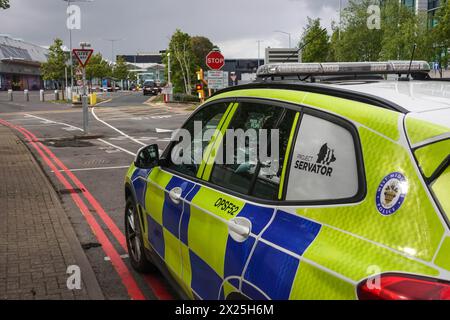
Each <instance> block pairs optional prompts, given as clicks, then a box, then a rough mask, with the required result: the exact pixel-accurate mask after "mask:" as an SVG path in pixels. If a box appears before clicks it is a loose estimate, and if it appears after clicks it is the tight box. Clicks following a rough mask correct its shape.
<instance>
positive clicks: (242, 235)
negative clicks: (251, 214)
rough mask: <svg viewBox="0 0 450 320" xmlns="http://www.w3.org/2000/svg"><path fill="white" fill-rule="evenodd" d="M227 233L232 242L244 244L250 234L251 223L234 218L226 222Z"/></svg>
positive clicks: (240, 218)
mask: <svg viewBox="0 0 450 320" xmlns="http://www.w3.org/2000/svg"><path fill="white" fill-rule="evenodd" d="M228 232H229V233H230V236H231V238H233V240H235V241H237V242H244V241H245V240H247V239H248V237H249V236H250V233H251V232H252V223H251V222H250V220H248V219H246V218H242V217H237V218H234V219H232V220H230V221H228Z"/></svg>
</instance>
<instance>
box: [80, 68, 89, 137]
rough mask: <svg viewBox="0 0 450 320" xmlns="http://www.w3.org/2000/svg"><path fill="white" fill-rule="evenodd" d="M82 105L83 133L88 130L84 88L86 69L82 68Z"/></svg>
mask: <svg viewBox="0 0 450 320" xmlns="http://www.w3.org/2000/svg"><path fill="white" fill-rule="evenodd" d="M81 101H82V104H83V131H84V133H87V132H88V129H89V107H88V96H87V88H86V68H83V94H82V97H81Z"/></svg>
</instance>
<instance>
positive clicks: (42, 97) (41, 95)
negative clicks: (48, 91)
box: [39, 89, 45, 102]
mask: <svg viewBox="0 0 450 320" xmlns="http://www.w3.org/2000/svg"><path fill="white" fill-rule="evenodd" d="M39 100H40V101H41V102H44V101H45V94H44V90H42V89H41V90H40V91H39Z"/></svg>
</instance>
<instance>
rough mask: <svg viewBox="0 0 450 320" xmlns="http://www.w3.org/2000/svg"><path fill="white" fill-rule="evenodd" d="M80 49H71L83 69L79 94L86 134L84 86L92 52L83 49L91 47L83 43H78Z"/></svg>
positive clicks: (87, 120) (86, 103)
mask: <svg viewBox="0 0 450 320" xmlns="http://www.w3.org/2000/svg"><path fill="white" fill-rule="evenodd" d="M80 46H81V47H82V49H73V54H74V55H75V56H76V57H77V59H78V62H79V63H80V66H81V68H82V69H83V83H82V87H83V89H82V92H81V104H82V106H83V131H84V133H87V132H88V130H89V106H88V92H87V86H86V65H87V63H88V62H89V59H90V58H91V56H92V53H93V51H94V50H92V49H85V47H90V46H91V45H90V44H88V43H86V42H83V43H80Z"/></svg>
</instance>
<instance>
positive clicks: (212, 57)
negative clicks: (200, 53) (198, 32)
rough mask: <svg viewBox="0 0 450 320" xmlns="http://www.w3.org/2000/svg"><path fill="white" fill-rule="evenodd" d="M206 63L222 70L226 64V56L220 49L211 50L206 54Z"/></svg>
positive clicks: (214, 68)
mask: <svg viewBox="0 0 450 320" xmlns="http://www.w3.org/2000/svg"><path fill="white" fill-rule="evenodd" d="M206 65H207V66H208V67H209V68H210V69H212V70H220V69H222V68H223V66H224V65H225V58H224V57H223V55H222V54H221V53H220V51H211V52H210V53H208V55H207V56H206Z"/></svg>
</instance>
